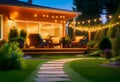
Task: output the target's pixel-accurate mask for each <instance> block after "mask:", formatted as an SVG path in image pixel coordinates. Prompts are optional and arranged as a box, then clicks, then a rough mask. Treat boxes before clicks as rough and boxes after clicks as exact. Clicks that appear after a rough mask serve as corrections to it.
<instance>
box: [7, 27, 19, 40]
mask: <svg viewBox="0 0 120 82" xmlns="http://www.w3.org/2000/svg"><path fill="white" fill-rule="evenodd" d="M17 38H18V30H17V29H16V28H15V27H13V28H12V29H10V32H9V35H8V39H9V42H11V41H15V39H17Z"/></svg>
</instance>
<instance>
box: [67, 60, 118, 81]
mask: <svg viewBox="0 0 120 82" xmlns="http://www.w3.org/2000/svg"><path fill="white" fill-rule="evenodd" d="M103 62H106V60H105V59H83V60H76V61H72V62H70V63H69V66H65V69H66V68H67V67H71V68H72V69H73V70H72V72H71V70H68V69H70V68H68V69H67V71H69V72H67V73H68V74H69V76H70V77H72V79H73V81H72V82H120V68H114V67H103V66H101V65H100V64H101V63H103ZM67 65H68V64H67ZM70 72H71V73H70Z"/></svg>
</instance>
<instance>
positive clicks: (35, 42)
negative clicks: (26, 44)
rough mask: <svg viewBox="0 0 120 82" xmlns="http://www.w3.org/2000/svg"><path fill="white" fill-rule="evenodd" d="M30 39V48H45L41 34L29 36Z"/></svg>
mask: <svg viewBox="0 0 120 82" xmlns="http://www.w3.org/2000/svg"><path fill="white" fill-rule="evenodd" d="M28 38H29V39H30V46H35V47H40V48H43V47H44V42H43V39H42V37H41V36H40V34H29V37H28Z"/></svg>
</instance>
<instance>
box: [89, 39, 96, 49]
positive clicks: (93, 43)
mask: <svg viewBox="0 0 120 82" xmlns="http://www.w3.org/2000/svg"><path fill="white" fill-rule="evenodd" d="M95 44H96V41H94V40H92V41H89V42H88V43H87V46H88V47H91V48H93V47H94V45H95Z"/></svg>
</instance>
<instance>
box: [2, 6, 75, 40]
mask: <svg viewBox="0 0 120 82" xmlns="http://www.w3.org/2000/svg"><path fill="white" fill-rule="evenodd" d="M0 14H1V15H3V38H4V39H6V40H7V39H8V33H9V30H10V28H12V27H13V26H14V25H15V21H16V20H23V21H36V22H49V23H56V24H62V36H65V35H66V30H65V29H66V28H65V22H66V20H67V19H69V18H70V17H71V16H74V15H67V14H65V13H64V14H63V13H60V12H53V11H47V10H46V9H42V10H40V9H33V8H23V7H17V6H5V5H0Z"/></svg>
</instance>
